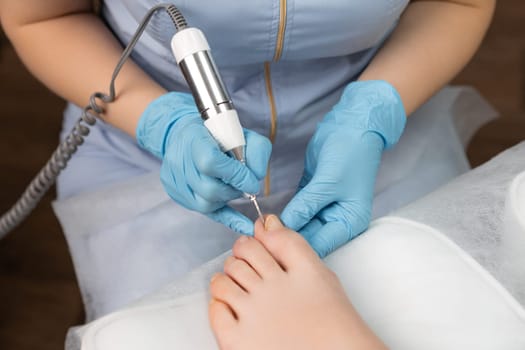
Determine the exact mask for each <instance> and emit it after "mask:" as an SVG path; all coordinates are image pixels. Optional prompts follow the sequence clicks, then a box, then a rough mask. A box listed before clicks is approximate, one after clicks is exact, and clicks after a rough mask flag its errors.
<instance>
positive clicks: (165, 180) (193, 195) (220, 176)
mask: <svg viewBox="0 0 525 350" xmlns="http://www.w3.org/2000/svg"><path fill="white" fill-rule="evenodd" d="M136 136H137V141H138V143H139V145H140V146H141V147H143V148H145V149H146V150H148V151H149V152H151V153H152V154H154V155H155V156H157V157H159V158H160V159H162V167H161V171H160V178H161V181H162V184H163V185H164V189H165V190H166V192H167V193H168V195H169V196H170V197H171V198H172V199H173V200H175V201H176V202H177V203H179V204H180V205H182V206H184V207H185V208H188V209H191V210H196V211H199V212H201V213H205V214H206V215H207V216H209V217H210V218H212V219H214V220H216V221H218V222H221V223H222V224H224V225H226V226H228V227H230V228H231V229H233V230H235V231H237V232H240V233H243V234H249V235H251V234H253V222H252V221H251V220H250V219H248V218H247V217H245V216H244V215H242V214H240V213H239V212H237V211H235V210H233V209H232V208H231V207H229V206H227V205H226V203H227V202H228V201H230V200H232V199H235V198H239V197H241V196H242V192H247V193H253V194H256V193H258V192H259V187H260V185H259V180H261V179H262V178H264V176H265V175H266V169H267V166H268V160H269V158H270V153H271V147H272V146H271V143H270V141H269V140H268V139H267V138H266V137H264V136H261V135H259V134H257V133H255V132H253V131H250V130H246V129H244V136H245V139H246V165H243V164H241V163H240V162H239V161H237V160H235V159H234V158H231V157H229V156H227V155H226V154H224V153H223V152H222V151H221V149H220V148H219V146H218V144H217V142H216V141H215V140H214V139H213V137H212V136H211V134H210V133H209V132H208V129H206V127H205V126H204V124H203V121H202V119H201V117H200V114H199V112H198V110H197V107H196V106H195V102H194V100H193V97H192V96H191V95H190V94H187V93H181V92H170V93H167V94H165V95H163V96H161V97H159V98H157V99H156V100H155V101H153V102H152V103H151V104H150V105H149V106H148V107H147V108H146V110H145V111H144V113H143V114H142V116H141V117H140V120H139V123H138V126H137V130H136Z"/></svg>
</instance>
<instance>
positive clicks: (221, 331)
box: [208, 299, 237, 349]
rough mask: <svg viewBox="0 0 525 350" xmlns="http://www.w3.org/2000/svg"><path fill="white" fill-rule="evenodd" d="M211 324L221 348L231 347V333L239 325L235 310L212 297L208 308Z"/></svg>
mask: <svg viewBox="0 0 525 350" xmlns="http://www.w3.org/2000/svg"><path fill="white" fill-rule="evenodd" d="M208 317H209V320H210V326H211V329H212V331H213V334H214V335H215V339H216V340H217V343H218V344H219V347H220V348H221V349H229V348H231V346H230V344H231V340H230V339H231V334H232V332H233V331H234V329H235V326H236V325H237V320H236V319H235V316H234V315H233V311H232V310H231V309H230V307H229V306H228V305H226V304H225V303H223V302H221V301H219V300H216V299H212V300H211V301H210V306H209V308H208Z"/></svg>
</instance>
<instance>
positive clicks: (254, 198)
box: [245, 193, 264, 225]
mask: <svg viewBox="0 0 525 350" xmlns="http://www.w3.org/2000/svg"><path fill="white" fill-rule="evenodd" d="M245 195H246V198H248V199H249V200H250V201H251V202H252V203H253V205H254V206H255V210H257V215H259V219H260V220H261V222H262V224H263V225H264V216H263V213H262V212H261V208H260V207H259V203H258V202H257V196H256V195H254V194H247V193H245Z"/></svg>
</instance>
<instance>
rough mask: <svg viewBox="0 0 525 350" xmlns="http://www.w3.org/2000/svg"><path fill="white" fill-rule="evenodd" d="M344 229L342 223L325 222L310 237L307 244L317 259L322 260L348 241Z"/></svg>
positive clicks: (344, 226) (347, 235)
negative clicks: (317, 256) (315, 253)
mask: <svg viewBox="0 0 525 350" xmlns="http://www.w3.org/2000/svg"><path fill="white" fill-rule="evenodd" d="M346 227H347V226H346V225H345V224H344V223H342V222H339V221H332V222H327V223H326V224H325V225H324V226H323V227H321V229H320V230H318V231H317V232H316V233H315V234H313V235H312V236H311V237H310V239H309V240H308V243H310V245H311V246H312V248H313V249H314V250H315V251H316V252H317V255H319V257H321V258H324V257H325V256H327V255H328V254H330V253H332V252H333V251H334V250H336V249H337V248H339V247H340V246H342V245H343V244H345V243H346V242H348V241H349V239H350V234H349V232H348V231H347V229H346Z"/></svg>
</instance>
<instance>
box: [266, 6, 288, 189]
mask: <svg viewBox="0 0 525 350" xmlns="http://www.w3.org/2000/svg"><path fill="white" fill-rule="evenodd" d="M285 30H286V0H280V6H279V28H278V30H277V41H276V43H275V53H274V55H273V61H274V62H277V61H278V60H279V59H280V58H281V55H282V52H283V45H284V33H285ZM271 78H272V77H271V70H270V62H265V63H264V79H265V82H266V93H267V95H268V102H269V103H270V116H271V119H270V135H269V138H270V141H271V142H272V144H273V142H274V141H275V135H276V134H277V110H276V108H275V99H274V97H273V89H272V79H271ZM269 194H270V166H269V165H268V169H267V172H266V178H265V179H264V195H265V196H268V195H269Z"/></svg>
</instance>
